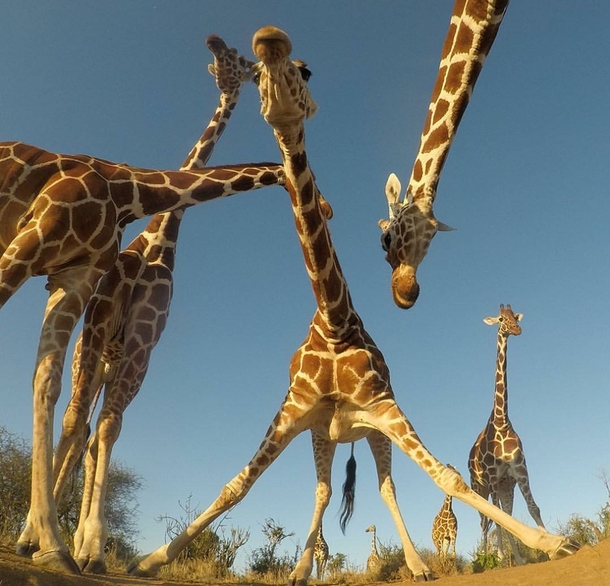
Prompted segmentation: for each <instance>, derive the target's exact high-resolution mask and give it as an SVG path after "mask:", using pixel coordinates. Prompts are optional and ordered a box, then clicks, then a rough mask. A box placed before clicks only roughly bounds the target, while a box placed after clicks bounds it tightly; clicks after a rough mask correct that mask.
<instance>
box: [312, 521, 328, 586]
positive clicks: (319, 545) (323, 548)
mask: <svg viewBox="0 0 610 586" xmlns="http://www.w3.org/2000/svg"><path fill="white" fill-rule="evenodd" d="M329 557H330V554H329V550H328V543H326V539H324V535H323V534H322V525H320V527H319V528H318V536H317V537H316V545H315V547H314V551H313V559H314V560H315V562H316V577H317V578H318V580H322V579H323V578H324V572H326V564H327V563H328V558H329Z"/></svg>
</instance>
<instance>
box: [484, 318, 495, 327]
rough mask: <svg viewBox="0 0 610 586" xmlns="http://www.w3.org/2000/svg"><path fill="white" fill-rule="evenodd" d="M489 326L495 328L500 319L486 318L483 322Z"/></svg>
mask: <svg viewBox="0 0 610 586" xmlns="http://www.w3.org/2000/svg"><path fill="white" fill-rule="evenodd" d="M483 321H484V322H485V323H486V324H487V325H488V326H493V325H494V324H497V323H498V318H497V317H486V318H485V319H484V320H483Z"/></svg>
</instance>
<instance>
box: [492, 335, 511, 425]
mask: <svg viewBox="0 0 610 586" xmlns="http://www.w3.org/2000/svg"><path fill="white" fill-rule="evenodd" d="M507 342H508V337H507V336H505V335H503V334H501V333H500V332H498V358H497V360H496V392H495V395H494V408H493V413H492V419H493V421H494V426H495V427H502V426H504V425H505V424H506V423H507V422H508V387H507V385H506V349H507Z"/></svg>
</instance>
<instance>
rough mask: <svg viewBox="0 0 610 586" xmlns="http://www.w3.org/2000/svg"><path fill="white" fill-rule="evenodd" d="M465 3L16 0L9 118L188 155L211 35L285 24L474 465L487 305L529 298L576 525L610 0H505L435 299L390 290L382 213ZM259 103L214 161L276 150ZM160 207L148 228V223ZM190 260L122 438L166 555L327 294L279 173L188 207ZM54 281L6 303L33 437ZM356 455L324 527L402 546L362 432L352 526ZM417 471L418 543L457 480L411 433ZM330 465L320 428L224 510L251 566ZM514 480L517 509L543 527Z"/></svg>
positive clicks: (30, 130)
mask: <svg viewBox="0 0 610 586" xmlns="http://www.w3.org/2000/svg"><path fill="white" fill-rule="evenodd" d="M452 5H453V0H443V1H440V0H439V1H436V2H429V1H427V0H417V1H415V0H412V1H410V2H401V1H393V2H390V1H388V2H383V3H364V2H363V3H359V4H357V6H358V7H357V8H352V7H354V6H356V4H351V3H350V4H349V7H350V8H349V9H348V4H347V3H339V2H326V1H319V0H316V1H313V2H301V3H296V2H282V1H269V0H265V2H261V1H252V0H243V1H236V0H225V1H222V2H221V1H215V2H212V1H209V2H197V1H194V0H193V1H188V2H186V1H174V0H172V1H170V0H156V1H154V2H153V1H150V2H148V1H138V0H132V1H130V2H119V1H117V0H114V1H107V2H103V3H100V2H92V1H89V0H86V1H83V0H70V1H66V0H62V1H58V0H44V1H42V0H39V1H32V0H20V1H16V0H13V1H7V0H5V1H3V2H2V19H1V20H0V54H1V55H2V57H1V59H0V80H2V82H1V83H0V136H1V140H20V141H25V142H29V143H32V144H35V145H37V146H40V147H43V148H46V149H49V150H52V151H58V152H64V153H86V154H90V155H95V156H98V157H103V158H106V159H110V160H114V161H117V162H119V161H120V162H123V161H125V162H128V163H130V164H133V165H138V166H146V167H157V168H177V167H178V166H179V165H180V164H181V162H182V160H183V159H184V157H185V155H186V154H187V153H188V151H189V149H190V148H191V146H192V144H194V142H195V140H196V139H197V138H198V136H199V135H200V134H201V132H202V130H203V128H204V127H205V126H206V124H207V122H208V120H209V118H210V116H211V114H212V112H213V110H214V108H215V106H216V103H217V97H218V92H217V89H216V87H215V85H214V83H213V79H212V77H211V76H210V75H208V73H207V64H208V63H209V62H210V53H209V52H208V50H207V49H206V47H205V42H204V41H205V38H206V36H208V35H209V34H211V33H216V34H219V35H221V36H222V37H223V38H224V39H225V40H226V42H227V43H228V44H229V45H230V46H236V47H237V48H238V49H239V50H240V51H241V52H243V53H244V54H247V55H248V56H250V55H251V50H250V44H251V38H252V34H253V33H254V32H255V30H256V29H257V28H259V27H260V26H263V25H266V24H275V25H277V26H279V27H281V28H283V29H284V30H286V31H287V32H288V33H289V34H290V36H291V38H292V41H293V46H294V53H293V54H294V57H295V58H300V59H303V60H304V61H306V62H307V63H308V64H309V66H310V68H311V69H312V71H313V77H312V78H311V82H310V88H311V92H312V94H313V96H314V98H315V100H316V101H317V103H318V105H319V110H318V113H317V115H316V117H315V118H314V119H312V120H311V121H309V122H307V126H306V132H307V146H308V151H309V157H310V161H311V165H312V167H313V170H314V172H315V174H316V176H317V179H318V183H319V186H320V188H321V189H322V191H323V192H324V194H325V196H326V198H327V199H328V200H329V201H330V202H331V203H332V205H333V207H334V210H335V217H334V218H333V220H332V222H331V231H332V235H333V239H334V242H335V246H336V249H337V252H338V255H339V258H340V260H341V263H342V266H343V269H344V272H345V275H346V278H347V279H348V282H349V285H350V289H351V292H352V296H353V299H354V302H355V305H356V307H357V309H358V311H359V312H360V314H361V316H362V318H363V320H364V323H365V325H366V327H367V329H368V331H369V332H370V334H371V335H372V336H373V338H374V339H375V341H376V342H377V344H378V346H379V347H380V349H381V350H382V351H383V353H384V355H385V357H386V359H387V363H388V365H389V367H390V370H391V373H392V381H393V386H394V391H395V393H396V396H397V400H398V402H399V404H400V405H401V406H402V408H403V409H404V410H405V411H406V413H407V415H408V417H409V418H410V420H411V422H412V423H413V424H414V426H415V428H416V429H417V431H418V433H419V434H420V436H421V438H422V439H423V441H424V442H425V443H426V445H427V446H428V448H429V449H431V451H432V452H433V453H434V454H435V455H436V456H437V457H438V458H439V459H440V460H442V461H443V462H448V463H451V464H453V465H454V466H456V467H457V468H458V469H459V470H460V472H462V474H463V475H465V476H467V474H468V471H467V457H468V452H469V449H470V447H471V445H472V443H473V441H474V439H475V438H476V436H477V434H478V433H479V431H480V430H481V429H482V428H483V426H484V425H485V423H486V420H487V417H488V415H489V413H490V410H491V406H492V396H493V390H494V389H493V384H494V382H493V381H494V371H495V358H496V346H495V342H496V329H495V328H491V327H489V326H486V325H485V324H484V323H483V318H484V317H485V316H488V315H497V313H498V307H499V304H500V303H510V304H512V306H513V309H514V310H515V311H519V312H522V313H523V314H524V319H523V321H522V326H523V334H522V335H521V336H520V337H519V338H511V340H510V343H509V373H508V376H509V382H508V385H509V393H510V414H511V419H512V421H513V424H514V426H515V429H516V430H517V432H518V433H519V434H520V436H521V438H522V440H523V443H524V447H525V452H526V455H527V459H528V465H529V470H530V479H531V485H532V490H533V493H534V496H535V498H536V500H537V501H538V504H539V505H540V508H541V510H542V515H543V518H544V520H545V522H546V523H547V526H548V527H549V528H553V527H554V526H556V524H557V523H558V521H560V520H561V521H565V520H566V519H567V518H568V517H569V515H570V514H571V513H581V514H584V515H587V516H594V514H595V513H596V511H597V510H598V508H599V507H600V506H601V505H602V504H603V502H604V500H605V496H606V495H605V491H604V487H603V485H602V483H601V481H600V480H599V479H598V474H599V473H600V471H601V470H602V468H604V467H605V468H606V469H608V468H610V454H609V448H610V442H609V435H610V431H609V430H610V426H609V425H608V413H609V412H610V392H609V391H610V389H609V382H608V381H609V375H610V366H609V365H610V361H609V360H608V349H609V346H610V344H609V337H608V322H609V321H610V311H609V309H608V290H609V289H610V280H609V278H608V262H609V261H608V259H609V257H610V244H609V242H608V237H607V232H608V218H609V217H610V214H609V211H610V204H609V201H608V196H609V195H610V194H609V187H608V185H609V173H610V172H609V169H610V165H609V164H608V154H609V152H610V138H609V137H610V118H609V116H608V95H609V94H610V76H609V75H608V59H607V56H608V54H610V40H609V37H608V30H607V28H608V27H607V25H608V22H610V5H608V4H607V3H606V2H602V1H593V0H582V1H580V2H569V1H567V0H558V1H556V2H554V3H553V6H552V10H549V5H548V3H542V2H524V1H517V0H515V1H514V2H513V3H512V4H511V5H510V6H509V8H508V12H507V15H506V18H505V20H504V23H503V24H502V27H501V28H500V31H499V34H498V37H497V40H496V43H495V45H494V47H493V49H492V52H491V55H490V57H489V59H488V60H487V62H486V64H485V67H484V69H483V72H482V74H481V77H480V79H479V82H478V84H477V87H476V89H475V92H474V96H473V99H472V101H471V103H470V106H469V108H468V111H467V112H466V115H465V116H464V119H463V121H462V125H461V127H460V130H459V132H458V136H457V139H456V141H455V143H454V145H453V148H452V150H451V152H450V154H449V158H448V160H447V164H446V166H445V170H444V173H443V176H442V178H441V181H440V185H439V190H438V197H437V200H436V205H435V210H436V215H437V217H438V218H439V219H440V220H442V221H443V222H446V223H448V224H450V225H452V226H454V227H456V228H457V230H456V231H455V232H451V233H443V234H439V235H438V236H437V237H436V238H435V240H434V242H433V244H432V246H431V247H430V250H429V253H428V256H427V258H426V259H425V261H424V263H423V264H422V266H421V268H420V271H419V281H420V284H421V287H422V291H421V295H420V299H419V301H418V302H417V304H416V305H415V307H414V308H413V309H411V310H409V311H407V312H405V311H401V310H399V309H397V308H396V307H395V306H394V305H393V302H392V299H391V295H390V287H389V280H390V269H389V266H388V265H387V264H386V263H385V261H384V254H383V252H382V250H381V246H380V244H379V236H380V232H379V229H378V227H377V220H378V219H379V218H382V217H386V214H387V211H386V202H385V197H384V194H383V188H384V185H385V181H386V178H387V176H388V174H389V173H390V172H392V171H393V172H395V173H397V174H398V176H399V177H400V178H401V180H402V182H403V185H405V184H406V183H407V181H408V179H409V175H410V171H411V165H412V163H413V159H414V156H415V153H416V150H417V146H418V142H419V135H420V131H421V128H422V125H423V121H424V116H425V113H426V110H427V106H428V100H429V96H430V92H431V89H432V84H433V81H434V78H435V75H436V70H437V65H438V60H439V56H440V50H441V45H442V42H443V39H444V36H445V33H446V30H447V26H448V22H449V16H450V13H451V9H452ZM258 110H259V102H258V94H257V92H256V90H255V88H254V87H253V86H248V87H246V88H245V89H244V91H243V92H242V98H241V102H240V104H239V105H238V108H237V110H236V112H235V114H234V116H233V118H232V120H231V123H230V125H229V127H228V129H227V131H226V132H225V135H224V136H223V138H222V140H221V143H220V144H219V145H218V148H217V149H216V151H215V153H214V155H213V156H212V159H211V160H210V163H211V164H225V163H227V164H228V163H238V162H249V161H262V160H276V161H279V159H280V157H279V152H278V150H277V146H276V143H275V141H274V138H273V133H272V130H271V128H270V127H268V126H267V125H266V124H265V123H264V121H263V120H262V118H261V117H260V115H259V113H258ZM144 225H145V224H144V222H143V223H140V224H137V225H134V226H132V227H130V230H129V231H128V232H127V233H126V236H125V243H127V242H128V241H129V240H131V238H132V237H133V235H134V234H136V233H137V232H138V231H139V230H141V229H142V228H143V226H144ZM175 282H176V290H175V296H174V301H173V305H172V313H171V317H170V321H169V324H168V326H167V329H166V331H165V333H164V335H163V338H162V340H161V342H160V343H159V345H158V346H157V348H156V350H155V352H154V354H153V360H152V364H151V367H150V370H149V373H148V377H147V379H146V381H145V384H144V386H143V388H142V390H141V393H140V395H139V396H138V397H137V398H136V400H135V401H134V403H133V404H132V405H131V406H130V408H129V409H128V411H127V414H126V418H125V422H124V428H123V433H122V435H121V438H120V440H119V442H118V444H117V446H116V449H115V454H116V457H117V458H118V459H120V460H121V461H123V462H124V463H125V464H127V465H128V466H130V467H132V468H133V469H134V470H135V471H136V472H137V473H139V474H141V475H142V476H143V477H144V478H145V481H146V486H145V489H144V490H143V491H142V493H141V503H140V529H141V531H142V537H141V539H140V542H139V546H140V548H141V549H142V550H143V551H149V550H152V549H155V548H156V547H157V546H159V545H161V544H162V543H163V540H164V526H163V524H160V523H157V522H155V518H156V517H157V516H158V515H160V514H168V515H173V516H179V515H180V514H181V510H180V508H179V506H178V501H179V500H181V501H185V500H186V498H187V497H188V495H189V494H192V495H193V499H192V502H193V504H195V505H199V507H200V508H205V507H206V506H207V505H208V504H209V503H210V502H211V501H212V500H213V499H214V498H215V497H216V495H217V494H218V492H219V490H220V489H221V487H222V486H223V485H224V483H225V482H227V481H228V480H230V479H231V478H232V477H233V476H234V475H235V474H236V473H237V472H238V471H239V470H241V468H242V467H243V466H244V465H245V464H246V463H247V461H248V460H249V458H250V456H251V455H252V454H253V453H254V450H255V449H256V448H257V447H258V445H259V442H260V440H261V439H262V437H263V434H264V432H265V430H266V428H267V426H268V424H269V422H270V421H271V419H272V417H273V415H274V414H275V412H276V410H277V408H278V407H279V405H280V403H281V401H282V399H283V397H284V395H285V392H286V389H287V384H288V375H287V369H288V362H289V359H290V357H291V355H292V353H293V352H294V350H295V349H296V348H297V347H298V345H299V344H300V343H301V341H302V339H303V338H304V336H305V334H306V331H307V327H308V324H309V320H310V318H311V316H312V315H313V312H314V307H315V305H314V299H313V296H312V293H311V288H310V285H309V282H308V280H307V278H306V273H305V270H304V267H303V260H302V256H301V251H300V248H299V246H298V242H297V239H296V235H295V231H294V226H293V221H292V215H291V209H290V204H289V199H288V196H287V195H286V193H285V192H284V190H283V189H281V188H270V189H266V190H264V191H259V192H253V193H250V194H245V195H239V196H235V197H233V198H230V199H228V200H223V201H215V202H210V203H208V204H204V205H202V206H198V207H196V208H192V209H191V210H189V211H188V213H187V215H186V218H185V220H184V222H183V227H182V231H181V240H180V245H179V254H178V261H177V267H176V271H175ZM44 285H45V281H44V280H43V279H40V278H37V279H32V280H30V282H28V283H27V284H26V285H25V286H24V287H23V288H22V289H21V290H20V291H19V292H18V293H17V295H16V296H15V297H14V298H13V299H11V300H10V302H9V303H8V305H7V306H6V307H5V308H4V309H3V311H1V312H0V372H1V373H2V374H1V376H2V386H1V387H0V400H1V402H0V404H1V405H2V407H1V409H0V424H2V425H5V426H6V427H8V428H9V429H10V430H11V431H13V432H16V433H18V434H21V435H22V436H24V437H25V438H28V439H29V437H30V434H31V377H32V370H33V365H34V357H35V351H36V345H37V340H38V334H39V329H40V323H41V319H42V312H43V308H44V303H45V299H46V291H45V290H44ZM68 372H69V367H68V368H66V373H68ZM68 381H69V379H68V376H67V375H66V377H65V384H64V392H63V395H62V398H61V400H60V403H59V405H58V409H57V414H58V416H61V414H62V413H63V409H64V407H65V403H66V400H67V398H68V396H69V392H70V389H69V384H68ZM57 421H59V417H58V419H57ZM348 454H349V447H348V446H340V447H339V449H338V450H337V456H336V460H335V469H334V488H335V496H334V497H333V499H332V501H331V504H330V507H329V509H328V512H327V515H326V519H325V535H326V538H327V541H328V543H329V546H330V550H331V553H336V552H343V553H345V554H347V555H348V557H349V561H350V563H351V564H353V565H358V564H359V565H361V566H362V565H364V562H365V560H366V557H367V555H368V552H369V546H370V540H369V535H368V534H366V533H364V529H365V528H366V527H367V526H368V525H370V524H371V523H375V524H376V525H377V527H378V535H379V537H380V539H381V540H382V541H383V542H384V543H387V542H389V541H390V540H391V541H392V542H393V543H395V544H397V543H399V542H398V537H397V533H396V531H395V528H394V526H393V524H392V520H391V517H390V515H389V513H388V512H387V510H386V508H385V506H384V505H383V503H382V501H381V498H380V497H379V495H378V492H377V481H376V477H375V473H374V467H373V461H372V458H371V456H370V454H369V452H368V447H367V445H366V443H365V442H360V443H359V444H357V449H356V454H357V457H358V464H359V467H358V486H357V502H356V513H355V515H354V518H353V520H352V522H351V525H350V526H349V528H348V533H347V537H343V536H342V535H341V533H340V531H339V529H338V519H337V515H336V513H337V510H338V508H339V502H340V497H339V493H340V488H341V484H342V482H343V470H344V464H345V461H346V459H347V457H348ZM394 480H395V483H396V485H397V490H398V499H399V503H400V505H401V507H402V511H403V515H404V517H405V519H406V521H407V526H408V528H409V530H410V532H411V535H412V537H413V539H414V541H415V542H416V544H417V545H420V546H426V547H431V546H432V543H431V539H430V529H431V524H432V519H433V517H434V516H435V514H436V513H437V511H438V509H439V507H440V505H441V503H442V499H443V497H442V494H441V493H440V491H439V490H438V489H437V488H436V487H435V485H434V484H433V483H432V481H431V480H430V479H429V478H428V477H427V475H426V474H425V473H423V472H422V471H420V470H419V468H418V467H417V466H415V465H414V464H413V463H412V462H411V461H410V460H408V458H406V457H405V456H404V455H402V454H401V453H399V452H398V451H395V456H394ZM314 485H315V475H314V469H313V460H312V455H311V448H310V439H309V434H307V433H306V434H302V435H301V436H300V437H299V438H297V440H295V441H294V442H293V444H292V445H291V446H289V447H288V449H287V450H286V451H285V452H284V453H283V454H282V455H281V457H280V458H279V460H278V461H277V462H276V463H275V464H274V465H273V466H272V468H271V469H270V470H268V471H267V472H266V473H265V474H264V475H263V477H262V478H261V479H260V481H259V482H258V483H257V484H256V485H255V487H254V488H253V489H252V491H251V492H250V494H249V495H248V496H247V497H246V499H245V500H244V502H243V503H241V504H240V505H239V506H238V507H237V508H236V509H235V510H234V511H233V512H232V513H231V518H230V520H229V521H228V522H227V523H228V525H231V524H233V525H236V526H240V527H244V528H249V529H250V530H251V533H252V538H251V540H250V542H249V543H248V545H247V546H246V547H245V548H244V554H243V555H242V556H241V558H240V561H239V562H238V563H239V564H243V560H244V559H245V557H246V556H247V555H248V553H249V552H250V551H251V550H252V549H253V548H255V547H258V546H260V545H261V544H262V543H263V536H262V534H261V532H260V526H261V524H262V523H263V522H264V520H265V518H267V517H272V518H274V519H275V520H276V521H278V522H279V523H281V524H283V525H284V526H285V527H286V528H287V529H288V530H289V531H294V532H295V533H296V535H295V537H294V538H293V539H294V540H298V541H299V542H300V543H301V544H303V543H304V541H305V537H306V531H307V529H308V526H309V521H310V516H311V512H312V507H313V491H314ZM515 500H516V507H515V516H516V517H517V518H519V519H521V520H524V521H526V522H527V523H533V521H532V520H531V519H530V518H529V516H528V514H527V511H526V509H525V506H524V503H523V500H522V498H521V496H520V495H517V497H516V499H515ZM455 511H456V514H457V516H458V519H459V524H460V531H459V534H458V551H459V552H461V553H463V554H465V555H468V553H469V552H471V551H472V550H473V549H474V547H475V545H476V542H477V540H478V538H479V517H478V513H476V512H474V511H472V510H470V509H469V508H467V507H466V506H465V505H462V504H461V503H457V504H456V505H455ZM291 547H292V546H291Z"/></svg>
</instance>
